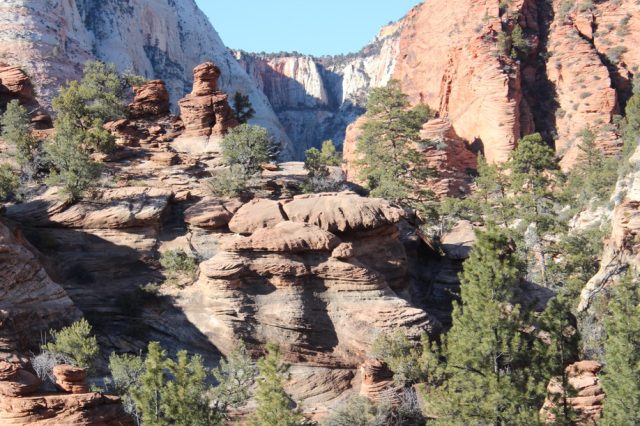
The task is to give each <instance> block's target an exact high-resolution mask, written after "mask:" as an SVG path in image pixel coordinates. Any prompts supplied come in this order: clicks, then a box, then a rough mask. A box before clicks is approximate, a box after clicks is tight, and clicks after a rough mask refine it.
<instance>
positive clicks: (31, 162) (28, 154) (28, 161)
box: [0, 100, 40, 180]
mask: <svg viewBox="0 0 640 426" xmlns="http://www.w3.org/2000/svg"><path fill="white" fill-rule="evenodd" d="M0 126H2V138H3V139H5V140H6V141H7V142H9V143H10V144H12V145H13V146H14V147H15V149H16V161H17V162H18V164H19V165H20V169H21V171H22V175H23V176H24V177H25V178H27V179H28V180H31V179H32V178H33V176H34V175H35V174H36V172H37V169H38V166H39V164H38V160H39V156H40V142H39V141H38V140H37V139H36V138H35V137H34V136H33V134H32V132H31V118H30V117H29V112H28V111H27V109H26V108H25V107H24V106H22V105H20V102H19V101H17V100H13V101H11V102H9V103H8V104H7V110H6V111H5V113H4V114H3V115H2V117H1V118H0Z"/></svg>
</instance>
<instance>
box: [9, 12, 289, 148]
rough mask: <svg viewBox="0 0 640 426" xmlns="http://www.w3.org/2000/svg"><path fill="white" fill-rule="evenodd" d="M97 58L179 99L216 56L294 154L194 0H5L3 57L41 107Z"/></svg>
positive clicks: (227, 82)
mask: <svg viewBox="0 0 640 426" xmlns="http://www.w3.org/2000/svg"><path fill="white" fill-rule="evenodd" d="M95 58H98V59H101V60H103V61H106V62H111V63H114V64H116V65H117V66H118V68H119V69H120V70H122V71H133V72H135V73H137V74H140V75H142V76H144V77H147V78H150V79H152V78H158V79H162V80H164V81H165V82H166V84H167V88H168V91H169V93H170V95H171V99H172V100H173V101H174V102H175V101H177V100H178V99H180V98H181V97H182V96H184V95H185V94H186V93H187V92H188V90H189V88H190V87H191V83H192V74H191V70H192V69H193V68H194V67H195V66H197V65H198V64H200V63H202V62H204V61H205V60H213V61H214V62H215V63H216V64H218V66H219V67H221V69H222V78H221V81H220V86H221V87H222V88H223V89H224V90H225V91H226V92H229V93H234V92H236V91H239V92H242V93H244V94H246V95H248V96H249V97H250V99H251V102H252V104H253V107H254V109H255V110H256V117H255V119H254V120H253V122H254V124H259V125H262V126H264V127H267V128H268V129H270V130H271V131H272V133H273V134H274V136H275V137H276V139H278V140H280V141H281V142H282V145H283V152H282V156H283V158H285V159H287V158H291V157H292V155H293V149H292V146H291V145H290V140H289V139H288V137H287V136H286V133H285V132H284V130H283V129H282V127H281V125H280V123H279V121H278V119H277V117H276V116H275V114H274V113H273V110H272V109H271V106H270V105H269V101H268V100H267V98H266V97H265V96H264V94H263V93H262V92H261V91H260V90H259V89H258V88H257V87H256V84H255V82H254V81H253V80H252V79H250V78H249V77H248V76H247V74H246V73H245V72H244V70H243V69H242V68H241V67H240V65H239V64H238V62H237V61H236V60H235V59H234V58H233V56H232V55H231V53H230V52H229V51H228V50H227V48H226V47H225V46H224V44H223V43H222V41H221V40H220V37H219V36H218V34H217V33H216V31H215V30H214V28H213V27H212V26H211V24H210V22H209V20H208V19H207V17H206V16H205V15H204V14H203V13H202V12H201V11H200V10H199V9H198V7H197V6H196V3H195V1H193V0H186V1H179V2H176V1H173V0H135V1H129V2H126V3H123V2H121V1H117V0H107V1H102V0H100V1H98V0H51V1H44V0H9V1H4V2H3V3H2V4H1V5H0V61H2V62H5V63H8V64H12V65H19V66H21V67H23V68H24V70H25V71H26V72H27V74H28V75H29V76H30V77H31V78H32V79H33V83H34V86H35V87H36V89H37V93H38V94H39V97H40V99H41V101H42V103H43V105H45V106H48V105H49V104H50V101H51V99H52V98H53V96H54V95H55V93H56V91H57V87H58V86H59V85H60V84H62V83H64V82H65V81H66V80H69V79H74V78H76V79H77V78H79V77H80V76H81V72H82V64H83V63H84V62H85V61H87V60H88V59H95Z"/></svg>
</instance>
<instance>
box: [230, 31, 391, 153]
mask: <svg viewBox="0 0 640 426" xmlns="http://www.w3.org/2000/svg"><path fill="white" fill-rule="evenodd" d="M401 25H402V22H398V23H395V24H392V25H389V26H388V27H384V28H383V29H382V30H381V31H380V33H379V34H378V35H377V36H376V38H375V39H374V40H373V41H372V42H371V44H369V45H368V46H366V47H365V48H363V49H362V50H361V51H360V52H358V53H355V54H350V55H341V56H333V57H322V58H314V57H312V56H302V55H298V54H283V55H277V54H276V55H271V54H270V55H263V54H251V53H246V52H242V51H237V52H235V56H236V58H237V59H238V61H239V62H240V64H241V65H242V66H243V67H244V68H245V70H246V71H247V73H248V74H249V76H251V77H252V78H253V79H254V80H255V81H256V83H257V85H258V87H260V88H261V89H262V90H263V92H264V93H265V95H266V96H267V98H268V99H269V101H270V102H271V105H272V106H273V109H274V110H275V112H276V114H277V116H278V118H279V119H280V122H281V123H282V125H283V126H284V127H285V129H286V130H287V134H288V135H289V137H290V139H291V140H292V141H293V143H294V146H295V150H296V157H297V158H299V159H301V158H304V151H305V150H307V149H309V148H311V147H319V146H320V145H321V144H322V142H323V141H324V140H327V139H332V140H333V141H334V143H336V145H338V146H339V145H342V141H343V140H344V136H345V129H346V127H347V126H348V125H349V124H350V123H352V122H353V121H355V119H356V118H357V117H358V116H360V115H361V114H363V113H364V107H365V106H366V102H367V97H368V95H369V91H370V90H371V89H372V88H374V87H379V86H384V85H385V84H386V83H387V82H388V81H389V79H390V78H391V75H392V73H393V70H394V67H395V62H396V58H397V56H398V53H399V50H398V47H399V44H398V42H399V38H398V37H399V34H400V28H401Z"/></svg>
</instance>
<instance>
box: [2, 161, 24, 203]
mask: <svg viewBox="0 0 640 426" xmlns="http://www.w3.org/2000/svg"><path fill="white" fill-rule="evenodd" d="M19 187H20V182H19V180H18V176H17V175H16V172H15V171H14V170H13V168H12V167H11V166H10V165H9V164H6V163H5V164H0V201H7V200H8V199H9V198H11V197H12V196H13V195H15V193H16V191H17V190H18V188H19Z"/></svg>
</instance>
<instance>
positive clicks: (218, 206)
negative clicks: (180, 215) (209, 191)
mask: <svg viewBox="0 0 640 426" xmlns="http://www.w3.org/2000/svg"><path fill="white" fill-rule="evenodd" d="M241 206H242V202H241V201H240V200H230V201H226V202H225V201H222V200H218V199H213V198H205V199H203V200H200V201H198V202H197V203H196V204H195V205H193V206H191V207H189V208H188V209H187V210H185V212H184V221H185V222H187V223H188V224H189V225H191V226H197V227H198V228H207V229H215V228H222V227H224V226H227V225H228V224H229V221H230V220H231V218H232V217H233V215H234V213H236V212H237V211H238V209H239V208H240V207H241Z"/></svg>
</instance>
